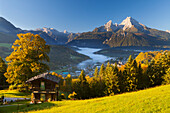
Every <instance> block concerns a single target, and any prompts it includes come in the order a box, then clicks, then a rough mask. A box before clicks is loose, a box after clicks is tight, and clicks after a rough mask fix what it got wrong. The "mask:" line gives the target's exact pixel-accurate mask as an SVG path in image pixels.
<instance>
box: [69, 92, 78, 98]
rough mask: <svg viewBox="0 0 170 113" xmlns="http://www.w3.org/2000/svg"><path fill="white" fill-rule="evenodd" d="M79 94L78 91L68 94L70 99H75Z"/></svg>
mask: <svg viewBox="0 0 170 113" xmlns="http://www.w3.org/2000/svg"><path fill="white" fill-rule="evenodd" d="M76 95H77V93H75V92H73V93H72V94H69V95H68V98H69V99H75V96H76Z"/></svg>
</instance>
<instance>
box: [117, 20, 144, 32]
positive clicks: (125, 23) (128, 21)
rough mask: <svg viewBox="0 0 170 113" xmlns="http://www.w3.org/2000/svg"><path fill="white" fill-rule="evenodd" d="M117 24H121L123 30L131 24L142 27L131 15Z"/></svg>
mask: <svg viewBox="0 0 170 113" xmlns="http://www.w3.org/2000/svg"><path fill="white" fill-rule="evenodd" d="M119 25H123V30H126V29H127V28H131V27H132V26H133V25H134V26H135V27H137V28H138V27H140V28H141V27H142V26H143V25H141V24H140V23H139V22H138V21H136V20H135V19H133V18H132V17H127V18H126V19H125V20H123V21H122V22H121V23H120V24H119Z"/></svg>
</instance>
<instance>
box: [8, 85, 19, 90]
mask: <svg viewBox="0 0 170 113" xmlns="http://www.w3.org/2000/svg"><path fill="white" fill-rule="evenodd" d="M16 88H17V85H16V84H14V85H10V86H9V90H14V89H16Z"/></svg>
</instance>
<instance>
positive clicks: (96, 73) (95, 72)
mask: <svg viewBox="0 0 170 113" xmlns="http://www.w3.org/2000/svg"><path fill="white" fill-rule="evenodd" d="M98 76H99V74H98V67H97V66H96V69H95V71H94V77H98Z"/></svg>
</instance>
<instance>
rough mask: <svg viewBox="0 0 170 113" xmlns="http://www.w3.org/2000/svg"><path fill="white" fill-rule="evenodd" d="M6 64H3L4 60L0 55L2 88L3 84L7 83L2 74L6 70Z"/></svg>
mask: <svg viewBox="0 0 170 113" xmlns="http://www.w3.org/2000/svg"><path fill="white" fill-rule="evenodd" d="M6 69H7V65H6V64H5V61H3V59H2V58H1V57H0V86H2V87H0V89H1V88H2V89H3V86H4V85H8V83H7V82H6V77H5V76H4V73H5V72H6Z"/></svg>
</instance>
